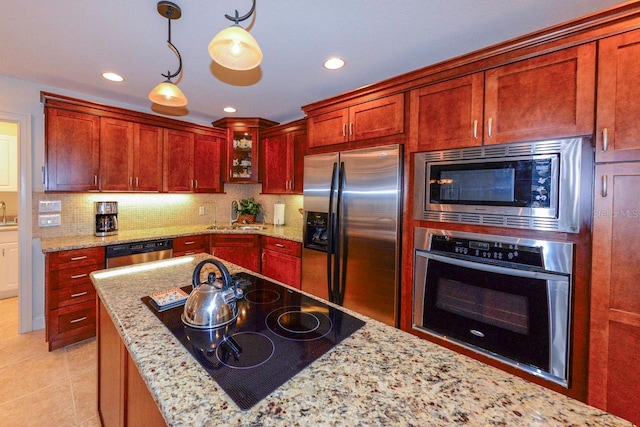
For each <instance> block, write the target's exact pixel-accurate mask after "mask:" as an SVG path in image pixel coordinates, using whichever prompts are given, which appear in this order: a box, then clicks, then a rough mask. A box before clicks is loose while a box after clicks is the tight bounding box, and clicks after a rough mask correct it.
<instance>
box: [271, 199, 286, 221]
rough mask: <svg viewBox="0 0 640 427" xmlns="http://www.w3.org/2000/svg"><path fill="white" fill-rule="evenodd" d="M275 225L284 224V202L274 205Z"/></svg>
mask: <svg viewBox="0 0 640 427" xmlns="http://www.w3.org/2000/svg"><path fill="white" fill-rule="evenodd" d="M273 225H284V203H276V204H274V205H273Z"/></svg>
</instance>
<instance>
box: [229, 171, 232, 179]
mask: <svg viewBox="0 0 640 427" xmlns="http://www.w3.org/2000/svg"><path fill="white" fill-rule="evenodd" d="M232 173H233V172H232V171H231V169H229V179H231V174H232Z"/></svg>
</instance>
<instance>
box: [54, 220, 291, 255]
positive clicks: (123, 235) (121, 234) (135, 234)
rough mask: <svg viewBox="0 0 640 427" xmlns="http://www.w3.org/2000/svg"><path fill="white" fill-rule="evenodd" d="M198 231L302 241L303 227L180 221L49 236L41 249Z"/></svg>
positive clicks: (198, 232)
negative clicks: (218, 226)
mask: <svg viewBox="0 0 640 427" xmlns="http://www.w3.org/2000/svg"><path fill="white" fill-rule="evenodd" d="M197 234H260V235H263V236H272V237H278V238H281V239H287V240H293V241H296V242H302V230H301V229H300V228H299V227H289V226H274V225H269V224H267V225H266V226H265V228H264V229H260V230H229V229H219V230H210V229H208V228H207V226H206V225H204V224H199V225H178V226H174V227H162V228H149V229H142V230H129V231H122V230H121V231H118V234H116V235H113V236H106V237H96V236H92V235H88V236H87V235H85V236H69V237H47V238H43V239H42V252H43V253H48V252H58V251H64V250H70V249H82V248H91V247H95V246H107V245H117V244H120V243H131V242H140V241H143V240H151V239H170V238H176V237H181V236H193V235H197Z"/></svg>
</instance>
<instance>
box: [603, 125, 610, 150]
mask: <svg viewBox="0 0 640 427" xmlns="http://www.w3.org/2000/svg"><path fill="white" fill-rule="evenodd" d="M608 149H609V129H607V128H604V129H602V151H607V150H608Z"/></svg>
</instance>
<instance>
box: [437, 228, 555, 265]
mask: <svg viewBox="0 0 640 427" xmlns="http://www.w3.org/2000/svg"><path fill="white" fill-rule="evenodd" d="M430 250H431V251H437V252H442V253H446V254H453V255H460V256H463V257H465V258H472V259H484V260H491V261H496V262H500V261H502V262H506V263H515V264H520V265H528V266H533V267H543V266H544V261H543V247H542V246H527V245H522V244H516V243H505V242H499V241H491V240H477V239H467V238H461V237H453V236H448V235H445V236H439V235H432V236H431V247H430Z"/></svg>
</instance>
